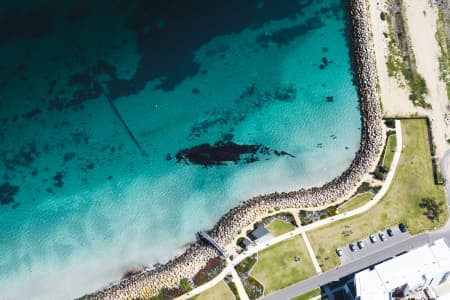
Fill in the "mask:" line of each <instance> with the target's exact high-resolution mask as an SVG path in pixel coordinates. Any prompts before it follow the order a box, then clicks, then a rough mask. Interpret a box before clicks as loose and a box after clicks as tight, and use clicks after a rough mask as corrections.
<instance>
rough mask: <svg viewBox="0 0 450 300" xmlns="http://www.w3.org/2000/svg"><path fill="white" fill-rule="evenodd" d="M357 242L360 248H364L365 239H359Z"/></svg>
mask: <svg viewBox="0 0 450 300" xmlns="http://www.w3.org/2000/svg"><path fill="white" fill-rule="evenodd" d="M357 244H358V247H359V249H362V248H364V242H363V241H358V243H357Z"/></svg>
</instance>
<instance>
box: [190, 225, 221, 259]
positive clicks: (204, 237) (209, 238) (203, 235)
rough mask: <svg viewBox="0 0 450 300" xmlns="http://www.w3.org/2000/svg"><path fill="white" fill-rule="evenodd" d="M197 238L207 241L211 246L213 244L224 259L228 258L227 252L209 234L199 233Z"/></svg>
mask: <svg viewBox="0 0 450 300" xmlns="http://www.w3.org/2000/svg"><path fill="white" fill-rule="evenodd" d="M197 236H198V237H199V238H200V239H201V240H203V241H206V242H208V243H209V244H211V245H212V246H213V247H214V248H216V250H217V251H219V253H220V255H222V256H223V257H224V258H227V254H226V252H225V250H224V249H223V248H222V247H221V246H220V245H219V244H218V243H216V241H215V240H214V239H213V238H212V237H211V236H210V235H209V234H207V233H206V232H204V231H199V232H197Z"/></svg>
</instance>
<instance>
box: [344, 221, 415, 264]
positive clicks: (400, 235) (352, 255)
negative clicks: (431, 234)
mask: <svg viewBox="0 0 450 300" xmlns="http://www.w3.org/2000/svg"><path fill="white" fill-rule="evenodd" d="M390 229H391V230H392V232H393V236H389V235H388V234H387V232H386V230H384V231H380V232H382V233H383V234H384V236H385V240H384V241H381V239H380V235H379V233H380V232H374V233H373V235H374V236H375V238H376V242H375V243H372V242H371V241H370V239H369V237H368V236H367V237H366V238H365V239H363V240H362V241H363V243H364V248H362V249H360V248H359V247H358V244H357V242H358V241H353V244H354V245H355V250H354V251H351V250H350V246H349V245H346V246H345V247H342V248H341V249H342V252H343V253H342V256H341V263H342V264H346V263H349V262H351V261H354V260H357V259H360V258H362V257H364V256H366V255H369V254H372V253H374V252H378V251H381V250H383V249H384V248H386V247H389V246H391V245H393V244H395V243H397V242H400V241H403V240H405V239H407V238H408V237H410V234H409V233H408V231H406V232H401V231H400V229H399V228H398V226H394V227H391V228H390Z"/></svg>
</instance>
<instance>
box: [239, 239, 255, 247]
mask: <svg viewBox="0 0 450 300" xmlns="http://www.w3.org/2000/svg"><path fill="white" fill-rule="evenodd" d="M251 243H252V242H250V240H249V239H248V238H243V239H241V240H240V241H239V246H241V247H242V248H244V249H246V248H247V247H248V246H250V245H251Z"/></svg>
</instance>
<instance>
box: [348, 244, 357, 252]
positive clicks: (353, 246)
mask: <svg viewBox="0 0 450 300" xmlns="http://www.w3.org/2000/svg"><path fill="white" fill-rule="evenodd" d="M349 247H350V250H351V251H352V252H354V251H355V250H356V246H355V244H353V243H351V244H350V245H349Z"/></svg>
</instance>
